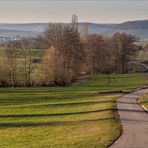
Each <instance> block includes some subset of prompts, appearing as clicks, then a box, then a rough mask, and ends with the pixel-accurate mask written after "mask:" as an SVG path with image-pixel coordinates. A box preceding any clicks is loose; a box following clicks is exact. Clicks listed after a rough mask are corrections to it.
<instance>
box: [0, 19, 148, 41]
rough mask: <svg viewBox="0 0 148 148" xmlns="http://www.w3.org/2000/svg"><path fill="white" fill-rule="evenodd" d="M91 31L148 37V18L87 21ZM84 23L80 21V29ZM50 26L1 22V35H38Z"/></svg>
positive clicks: (45, 24) (106, 34)
mask: <svg viewBox="0 0 148 148" xmlns="http://www.w3.org/2000/svg"><path fill="white" fill-rule="evenodd" d="M87 24H88V29H89V33H97V34H102V35H105V36H108V35H110V36H111V35H112V34H113V33H115V32H125V33H128V34H133V35H135V36H137V37H140V38H141V39H148V20H137V21H129V22H124V23H121V24H97V23H87ZM83 25H84V23H79V30H81V29H82V27H83ZM47 27H48V23H30V24H0V36H2V37H11V38H12V37H16V36H19V37H27V36H37V35H38V34H40V33H41V32H43V31H44V30H45V29H46V28H47Z"/></svg>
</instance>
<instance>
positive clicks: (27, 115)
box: [0, 108, 116, 118]
mask: <svg viewBox="0 0 148 148" xmlns="http://www.w3.org/2000/svg"><path fill="white" fill-rule="evenodd" d="M104 111H116V109H115V108H108V109H99V110H91V111H82V112H68V113H54V114H17V115H0V118H33V117H37V118H38V117H50V116H66V115H80V114H89V113H97V112H104Z"/></svg>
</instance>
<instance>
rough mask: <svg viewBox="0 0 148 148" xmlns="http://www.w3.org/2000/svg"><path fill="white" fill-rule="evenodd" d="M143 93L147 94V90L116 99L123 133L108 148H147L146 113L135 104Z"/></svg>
mask: <svg viewBox="0 0 148 148" xmlns="http://www.w3.org/2000/svg"><path fill="white" fill-rule="evenodd" d="M145 93H148V89H142V90H139V91H136V92H133V93H130V94H127V95H124V96H122V97H120V98H119V99H118V101H117V108H118V112H119V115H120V119H121V124H122V126H123V133H122V135H121V136H120V137H119V139H118V140H117V141H116V142H115V143H114V144H113V145H112V146H110V148H148V113H146V112H145V111H143V109H142V108H141V107H140V105H139V104H138V103H137V98H139V97H140V96H142V95H143V94H145Z"/></svg>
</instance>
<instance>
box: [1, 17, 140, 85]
mask: <svg viewBox="0 0 148 148" xmlns="http://www.w3.org/2000/svg"><path fill="white" fill-rule="evenodd" d="M77 24H78V23H77V16H73V18H72V23H71V24H69V25H66V24H49V26H48V28H47V29H46V30H45V31H44V33H43V34H42V35H40V36H39V37H38V38H23V39H21V40H16V41H9V42H7V43H5V44H2V45H1V48H2V49H3V50H4V51H5V55H4V57H2V58H1V59H0V60H1V62H0V86H3V87H15V86H51V85H60V86H65V85H69V84H71V83H72V82H73V81H74V80H75V79H77V78H78V77H79V76H81V75H91V74H121V73H127V72H129V69H128V63H129V62H130V61H133V60H134V59H135V58H136V55H137V51H139V50H140V49H141V48H142V47H140V46H137V45H135V44H134V42H135V41H136V40H137V38H136V37H134V36H132V35H127V34H125V33H119V32H118V33H115V34H114V35H113V36H112V37H103V36H102V35H98V34H89V32H88V29H87V26H84V28H83V29H82V30H81V31H79V30H78V27H77ZM37 48H38V50H41V51H42V53H44V54H43V56H39V57H38V58H36V56H35V54H37V52H38V50H36V51H34V50H33V49H37ZM39 48H40V49H39Z"/></svg>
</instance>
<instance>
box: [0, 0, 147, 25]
mask: <svg viewBox="0 0 148 148" xmlns="http://www.w3.org/2000/svg"><path fill="white" fill-rule="evenodd" d="M72 14H76V15H78V17H79V21H81V22H96V23H120V22H124V21H131V20H141V19H148V0H0V23H31V22H69V21H70V20H71V16H72Z"/></svg>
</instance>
